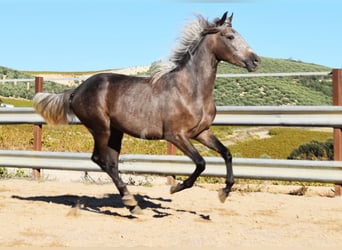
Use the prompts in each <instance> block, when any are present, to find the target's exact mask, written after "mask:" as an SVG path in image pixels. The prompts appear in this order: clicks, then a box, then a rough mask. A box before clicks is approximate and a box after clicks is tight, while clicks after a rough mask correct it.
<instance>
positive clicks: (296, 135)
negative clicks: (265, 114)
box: [230, 128, 332, 159]
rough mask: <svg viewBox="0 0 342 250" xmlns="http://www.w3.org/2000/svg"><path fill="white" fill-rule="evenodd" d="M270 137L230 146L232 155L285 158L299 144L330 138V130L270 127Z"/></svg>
mask: <svg viewBox="0 0 342 250" xmlns="http://www.w3.org/2000/svg"><path fill="white" fill-rule="evenodd" d="M269 134H270V135H271V137H270V138H263V139H258V138H255V139H252V140H246V141H241V142H238V143H236V144H234V145H231V146H230V149H231V151H232V153H233V156H236V157H246V158H260V157H263V158H272V159H287V158H288V156H289V155H290V154H291V152H292V151H293V150H294V149H296V148H298V147H299V146H300V145H301V144H303V143H307V142H310V141H312V140H316V141H326V140H327V139H329V138H332V132H321V131H312V130H307V129H295V128H272V129H270V131H269Z"/></svg>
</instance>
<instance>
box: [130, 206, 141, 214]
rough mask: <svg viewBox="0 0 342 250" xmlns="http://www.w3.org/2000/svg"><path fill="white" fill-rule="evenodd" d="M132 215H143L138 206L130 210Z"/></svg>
mask: <svg viewBox="0 0 342 250" xmlns="http://www.w3.org/2000/svg"><path fill="white" fill-rule="evenodd" d="M129 211H130V212H131V214H132V215H141V214H143V210H142V209H141V208H140V207H139V206H134V207H132V208H131V209H130V210H129Z"/></svg>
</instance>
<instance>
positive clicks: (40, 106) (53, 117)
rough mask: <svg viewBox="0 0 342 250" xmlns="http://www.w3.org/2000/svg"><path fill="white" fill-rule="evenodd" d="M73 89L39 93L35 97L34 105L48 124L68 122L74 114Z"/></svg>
mask: <svg viewBox="0 0 342 250" xmlns="http://www.w3.org/2000/svg"><path fill="white" fill-rule="evenodd" d="M72 92H73V90H69V91H66V92H64V93H61V94H50V93H37V94H36V95H35V96H34V97H33V107H34V108H35V110H36V112H37V113H38V114H40V115H41V116H42V117H43V118H44V119H45V121H46V122H47V123H48V124H53V125H59V124H68V117H72V116H74V114H73V112H72V110H71V109H70V103H69V102H70V101H69V100H70V96H71V94H72Z"/></svg>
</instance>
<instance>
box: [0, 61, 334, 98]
mask: <svg viewBox="0 0 342 250" xmlns="http://www.w3.org/2000/svg"><path fill="white" fill-rule="evenodd" d="M261 60H262V61H261V66H260V68H259V69H258V72H259V73H264V72H268V73H270V72H317V71H330V70H331V69H330V68H327V67H324V66H320V65H315V64H308V63H303V62H299V61H294V60H286V59H273V58H266V57H262V58H261ZM32 73H34V72H25V73H24V72H20V71H17V70H12V69H9V68H5V67H0V77H1V76H2V77H3V78H4V77H6V78H7V79H13V78H18V79H19V78H32V77H33V76H32V75H30V74H32ZM69 73H70V74H73V75H75V74H76V73H77V74H78V75H79V74H81V72H75V73H73V72H69ZM87 73H89V72H87ZM94 73H97V72H94ZM146 73H147V74H148V72H146ZM218 73H247V72H246V70H245V69H241V68H239V67H235V66H232V65H230V64H228V63H220V64H219V67H218ZM67 88H68V87H67V86H65V85H61V84H58V83H54V82H46V83H45V85H44V91H46V92H53V93H60V92H62V91H64V90H65V89H67ZM33 95H34V86H33V84H32V83H30V84H28V83H16V84H15V83H5V84H0V96H4V97H17V98H25V99H32V97H33ZM214 98H215V101H216V104H217V105H331V103H332V82H331V76H303V77H258V78H241V77H240V78H218V79H217V80H216V85H215V91H214Z"/></svg>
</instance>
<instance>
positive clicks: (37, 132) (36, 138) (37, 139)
mask: <svg viewBox="0 0 342 250" xmlns="http://www.w3.org/2000/svg"><path fill="white" fill-rule="evenodd" d="M43 84H44V79H43V77H35V93H38V92H43ZM33 150H37V151H41V150H42V124H34V126H33ZM32 175H33V177H34V178H35V179H39V178H40V169H37V168H34V169H32Z"/></svg>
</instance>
